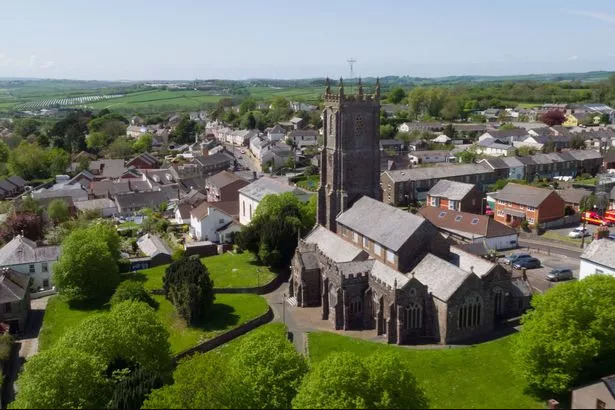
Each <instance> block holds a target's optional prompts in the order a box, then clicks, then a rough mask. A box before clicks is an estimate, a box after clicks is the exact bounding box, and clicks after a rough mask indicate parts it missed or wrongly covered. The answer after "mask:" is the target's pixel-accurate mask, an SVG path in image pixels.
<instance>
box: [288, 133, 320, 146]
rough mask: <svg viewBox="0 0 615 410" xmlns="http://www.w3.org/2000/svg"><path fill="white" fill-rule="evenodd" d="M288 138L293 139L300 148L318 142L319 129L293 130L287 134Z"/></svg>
mask: <svg viewBox="0 0 615 410" xmlns="http://www.w3.org/2000/svg"><path fill="white" fill-rule="evenodd" d="M286 140H290V141H292V143H293V144H295V146H297V147H298V148H303V147H306V146H312V145H317V144H318V131H316V130H292V131H290V132H289V133H288V135H287V136H286Z"/></svg>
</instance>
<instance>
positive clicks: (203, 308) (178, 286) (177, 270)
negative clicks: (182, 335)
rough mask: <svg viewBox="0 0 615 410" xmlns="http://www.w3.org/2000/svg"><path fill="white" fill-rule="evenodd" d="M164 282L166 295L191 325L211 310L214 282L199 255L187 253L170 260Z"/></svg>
mask: <svg viewBox="0 0 615 410" xmlns="http://www.w3.org/2000/svg"><path fill="white" fill-rule="evenodd" d="M162 282H163V289H164V294H165V297H166V298H167V299H168V300H169V301H170V302H171V303H173V305H174V306H175V310H176V311H177V313H178V314H179V315H180V316H181V317H182V318H184V319H185V320H186V322H188V324H189V325H193V324H195V323H197V322H198V321H199V320H200V319H202V318H203V317H204V316H205V315H207V314H208V313H209V312H210V310H211V306H212V305H213V302H214V299H215V296H214V292H213V288H214V283H213V281H212V280H211V278H210V277H209V272H208V271H207V268H206V267H205V266H204V265H203V264H202V263H201V261H200V260H199V259H198V258H193V257H184V258H182V259H180V260H178V261H175V262H173V263H171V265H169V267H168V268H167V269H166V272H165V275H164V278H163V281H162Z"/></svg>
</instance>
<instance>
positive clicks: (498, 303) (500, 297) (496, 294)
mask: <svg viewBox="0 0 615 410" xmlns="http://www.w3.org/2000/svg"><path fill="white" fill-rule="evenodd" d="M493 308H494V310H495V315H496V316H501V315H502V313H504V291H503V290H502V288H493Z"/></svg>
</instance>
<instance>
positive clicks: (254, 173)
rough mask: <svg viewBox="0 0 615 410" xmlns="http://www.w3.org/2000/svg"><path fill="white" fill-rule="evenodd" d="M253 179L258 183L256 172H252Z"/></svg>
mask: <svg viewBox="0 0 615 410" xmlns="http://www.w3.org/2000/svg"><path fill="white" fill-rule="evenodd" d="M252 179H253V180H255V181H256V171H252Z"/></svg>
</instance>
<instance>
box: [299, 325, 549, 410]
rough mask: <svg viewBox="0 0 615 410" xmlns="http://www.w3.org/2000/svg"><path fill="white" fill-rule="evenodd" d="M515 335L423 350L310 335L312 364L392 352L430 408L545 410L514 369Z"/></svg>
mask: <svg viewBox="0 0 615 410" xmlns="http://www.w3.org/2000/svg"><path fill="white" fill-rule="evenodd" d="M514 338H515V335H512V336H508V337H505V338H502V339H499V340H496V341H492V342H488V343H483V344H480V345H476V346H471V347H462V348H454V349H438V350H421V349H410V348H404V347H397V346H391V345H385V344H380V343H374V342H367V341H362V340H357V339H352V338H350V337H346V336H339V335H336V334H333V333H327V332H316V333H310V334H309V352H310V359H311V360H312V361H315V362H318V361H320V360H323V359H326V357H327V355H328V354H329V353H331V352H334V351H349V352H353V353H355V354H357V355H359V356H361V357H365V356H368V355H369V354H371V353H372V352H374V351H377V350H390V351H392V352H395V353H396V354H398V357H399V360H400V361H401V362H403V363H405V364H407V366H408V367H410V368H411V369H412V371H413V373H414V375H415V377H416V378H417V381H418V382H419V383H420V385H421V386H422V387H423V389H424V390H425V393H426V395H427V398H428V399H429V401H430V403H429V405H430V407H432V408H459V409H461V408H493V409H497V408H528V409H529V408H544V407H545V403H544V402H543V401H542V400H540V399H538V398H536V397H533V396H531V395H529V394H528V393H526V392H525V391H524V390H525V383H524V381H523V379H522V378H521V377H520V376H518V375H517V374H516V373H515V371H514V369H513V364H514V358H513V356H512V350H513V342H514Z"/></svg>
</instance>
